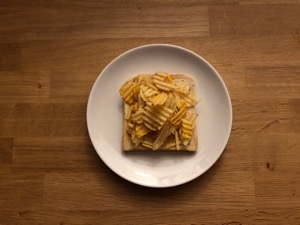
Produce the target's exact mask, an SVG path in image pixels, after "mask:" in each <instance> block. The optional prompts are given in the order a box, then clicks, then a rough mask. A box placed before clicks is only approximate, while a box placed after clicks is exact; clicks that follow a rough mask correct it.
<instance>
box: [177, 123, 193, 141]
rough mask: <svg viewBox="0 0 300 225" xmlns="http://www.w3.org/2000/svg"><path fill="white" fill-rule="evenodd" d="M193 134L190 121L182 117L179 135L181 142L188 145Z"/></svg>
mask: <svg viewBox="0 0 300 225" xmlns="http://www.w3.org/2000/svg"><path fill="white" fill-rule="evenodd" d="M192 135H193V126H192V124H191V122H190V121H188V120H187V119H182V123H181V128H180V136H181V139H182V142H183V145H188V143H189V142H190V140H191V138H192Z"/></svg>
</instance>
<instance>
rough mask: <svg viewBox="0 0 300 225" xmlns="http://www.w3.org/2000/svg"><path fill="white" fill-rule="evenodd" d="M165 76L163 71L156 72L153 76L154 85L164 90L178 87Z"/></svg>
mask: <svg viewBox="0 0 300 225" xmlns="http://www.w3.org/2000/svg"><path fill="white" fill-rule="evenodd" d="M165 76H167V75H164V74H162V73H155V75H154V76H153V83H154V85H155V86H156V87H157V88H158V89H161V90H164V91H171V90H174V89H175V88H176V87H175V86H174V85H173V84H170V83H168V82H166V81H165Z"/></svg>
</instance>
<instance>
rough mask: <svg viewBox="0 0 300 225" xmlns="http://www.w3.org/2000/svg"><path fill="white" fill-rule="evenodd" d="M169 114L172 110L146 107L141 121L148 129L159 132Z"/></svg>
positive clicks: (162, 107)
mask: <svg viewBox="0 0 300 225" xmlns="http://www.w3.org/2000/svg"><path fill="white" fill-rule="evenodd" d="M171 114H172V110H170V109H168V108H166V107H164V106H149V105H147V106H145V111H144V113H143V121H144V124H145V125H146V126H147V127H148V128H149V129H151V130H160V129H161V128H162V126H163V125H164V123H165V122H166V121H167V119H168V118H169V117H170V116H171Z"/></svg>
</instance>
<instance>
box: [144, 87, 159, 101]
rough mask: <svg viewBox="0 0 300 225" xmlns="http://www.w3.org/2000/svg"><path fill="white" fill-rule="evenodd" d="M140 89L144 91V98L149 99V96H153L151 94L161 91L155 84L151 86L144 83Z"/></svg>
mask: <svg viewBox="0 0 300 225" xmlns="http://www.w3.org/2000/svg"><path fill="white" fill-rule="evenodd" d="M140 89H141V92H142V94H143V96H144V97H143V99H144V100H145V99H147V98H148V97H151V96H153V95H155V94H158V93H159V92H158V90H157V88H156V87H155V86H154V88H153V87H150V86H148V85H144V84H143V85H141V87H140ZM145 101H146V100H145Z"/></svg>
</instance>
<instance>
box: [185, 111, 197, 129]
mask: <svg viewBox="0 0 300 225" xmlns="http://www.w3.org/2000/svg"><path fill="white" fill-rule="evenodd" d="M187 119H188V120H189V121H190V123H191V124H192V127H193V129H194V128H195V127H196V119H197V114H196V113H194V112H193V113H191V114H190V115H189V116H188V117H187Z"/></svg>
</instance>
